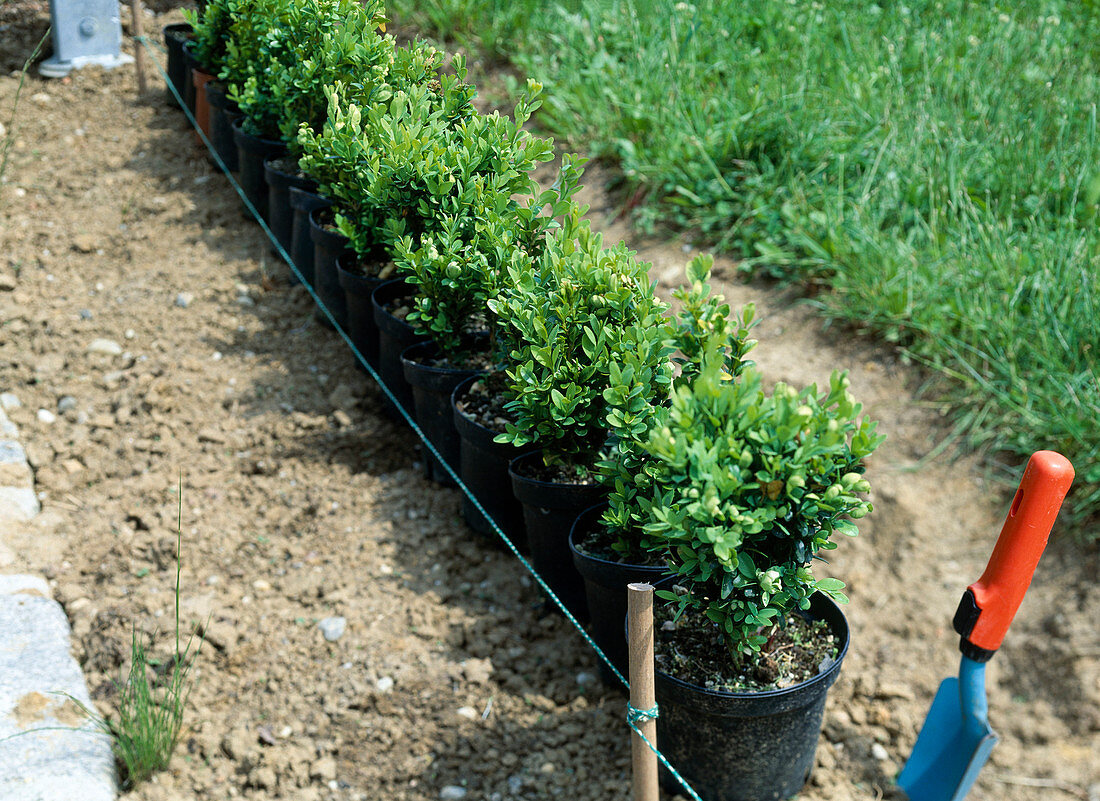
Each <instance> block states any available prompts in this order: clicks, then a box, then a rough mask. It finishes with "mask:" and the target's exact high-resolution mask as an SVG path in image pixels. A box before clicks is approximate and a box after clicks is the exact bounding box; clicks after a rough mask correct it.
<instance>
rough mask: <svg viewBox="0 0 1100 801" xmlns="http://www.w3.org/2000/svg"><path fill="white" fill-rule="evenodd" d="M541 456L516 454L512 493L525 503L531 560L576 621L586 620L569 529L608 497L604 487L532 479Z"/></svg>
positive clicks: (538, 452)
mask: <svg viewBox="0 0 1100 801" xmlns="http://www.w3.org/2000/svg"><path fill="white" fill-rule="evenodd" d="M541 464H542V452H541V451H534V452H532V453H528V454H524V455H523V456H518V457H516V458H515V459H513V460H512V463H511V464H510V465H509V467H508V474H509V476H511V479H512V492H513V493H515V496H516V500H518V501H519V502H520V503H521V504H522V505H523V521H524V524H525V526H526V528H527V545H528V547H529V548H530V549H531V562H532V563H533V564H534V566H535V570H537V571H538V572H539V575H541V576H542V577H543V578H544V579H545V580H546V583H547V584H549V585H550V589H552V590H553V591H554V593H555V594H556V595H557V596H558V598H560V599H561V600H562V602H563V603H564V604H565V605H566V606H567V607H568V608H569V611H570V612H572V613H573V615H574V616H575V617H576V618H577V619H578V620H587V619H588V605H587V603H586V602H585V597H584V581H583V580H582V579H581V574H580V573H578V572H577V569H576V568H575V567H574V566H573V559H572V557H571V556H570V553H569V531H570V530H571V529H572V528H573V522H574V521H575V520H576V519H577V516H578V515H580V513H581V512H583V511H584V510H585V509H587V508H588V507H590V506H594V505H595V504H597V503H599V502H600V501H602V500H603V499H604V498H606V497H607V488H606V487H604V486H603V485H601V484H557V483H554V482H550V481H540V480H538V479H535V478H530V477H529V476H530V473H531V472H532V470H533V468H534V467H536V466H537V465H541Z"/></svg>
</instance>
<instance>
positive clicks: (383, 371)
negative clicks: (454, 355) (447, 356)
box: [370, 279, 425, 416]
mask: <svg viewBox="0 0 1100 801" xmlns="http://www.w3.org/2000/svg"><path fill="white" fill-rule="evenodd" d="M409 291H410V289H409V285H408V284H406V283H405V282H404V281H403V280H401V279H398V280H396V281H387V282H386V283H384V284H382V286H380V287H378V289H376V290H374V294H372V295H371V298H370V302H371V306H372V307H373V309H374V324H375V325H376V326H378V375H379V377H380V378H381V379H382V383H383V384H385V385H386V386H387V387H389V390H390V392H392V393H393V394H394V397H395V398H397V402H398V403H399V404H401V406H402V407H404V408H405V409H406V410H407V411H408V413H409V414H413V393H412V387H410V386H409V382H408V381H406V380H405V368H404V367H403V366H402V364H401V354H402V352H403V351H404V350H405V348H407V347H409V346H410V345H415V344H417V343H418V342H424V341H425V339H424V337H420V336H417V335H416V332H415V331H414V330H413V327H412V326H411V325H409V324H408V323H406V322H405V321H404V320H402V319H401V318H399V317H394V316H393V315H392V314H391V313H390V310H389V306H390V303H391V302H392V301H393V300H395V299H396V298H401V297H405V296H406V295H408V294H409ZM386 408H388V409H389V410H390V412H391V414H395V415H398V416H400V412H398V411H397V410H396V409H394V408H393V404H392V402H391V401H390V400H389V398H386Z"/></svg>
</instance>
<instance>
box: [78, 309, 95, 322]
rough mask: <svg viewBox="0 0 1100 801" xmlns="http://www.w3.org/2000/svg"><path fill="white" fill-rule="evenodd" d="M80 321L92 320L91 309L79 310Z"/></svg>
mask: <svg viewBox="0 0 1100 801" xmlns="http://www.w3.org/2000/svg"><path fill="white" fill-rule="evenodd" d="M80 319H81V320H91V319H92V310H91V309H81V310H80Z"/></svg>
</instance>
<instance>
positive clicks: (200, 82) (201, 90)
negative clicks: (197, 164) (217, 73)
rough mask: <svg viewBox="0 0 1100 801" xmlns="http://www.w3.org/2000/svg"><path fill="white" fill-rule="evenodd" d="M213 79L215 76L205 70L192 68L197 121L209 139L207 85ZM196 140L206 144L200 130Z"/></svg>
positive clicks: (196, 133)
mask: <svg viewBox="0 0 1100 801" xmlns="http://www.w3.org/2000/svg"><path fill="white" fill-rule="evenodd" d="M212 80H214V76H213V75H211V74H210V73H209V72H206V71H205V70H202V69H199V68H198V67H195V68H194V69H192V70H191V82H192V83H193V84H194V86H195V122H196V123H197V124H198V126H199V130H200V131H202V132H203V134H204V135H205V136H206V138H207V140H209V139H210V101H209V100H207V99H206V85H207V84H208V83H210V82H211V81H212ZM195 141H196V142H198V143H199V144H200V145H203V146H205V144H206V143H205V142H204V141H203V139H202V137H201V136H199V133H198V131H196V132H195Z"/></svg>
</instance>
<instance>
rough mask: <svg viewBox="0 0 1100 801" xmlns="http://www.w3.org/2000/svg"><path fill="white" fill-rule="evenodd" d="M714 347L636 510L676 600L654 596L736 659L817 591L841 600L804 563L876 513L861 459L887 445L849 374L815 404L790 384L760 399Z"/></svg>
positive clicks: (655, 458)
mask: <svg viewBox="0 0 1100 801" xmlns="http://www.w3.org/2000/svg"><path fill="white" fill-rule="evenodd" d="M720 344H721V343H712V344H708V346H707V350H706V353H705V354H704V357H703V363H702V369H701V371H700V373H699V375H698V376H697V377H696V378H695V380H694V381H693V382H692V383H691V384H690V385H682V386H678V387H677V388H676V389H675V391H674V392H673V395H672V405H671V407H669V408H668V409H667V410H662V414H663V416H664V419H663V420H662V421H660V422H658V423H657V424H656V425H654V426H653V429H652V432H651V434H650V436H649V439H648V440H647V442H646V446H645V447H646V451H647V453H648V454H649V455H650V457H651V458H652V464H651V466H650V468H649V470H650V473H651V476H652V491H651V492H650V494H649V497H648V498H642V499H640V501H639V502H640V505H641V506H642V507H643V508H644V509H645V516H646V518H647V520H646V522H645V524H644V530H645V533H646V536H647V538H648V541H649V543H650V547H652V548H654V549H655V550H657V551H658V552H659V553H660V555H661V556H662V557H663V558H665V559H667V560H668V563H669V565H670V567H671V569H672V570H673V572H674V573H675V574H676V576H677V582H678V585H680V587H681V588H682V590H683V591H682V592H679V593H678V592H668V591H662V592H661V593H660V595H661V597H662V598H665V599H666V600H669V601H672V602H674V603H675V604H677V605H678V606H679V609H680V611H683V610H684V609H688V608H690V609H694V610H697V611H698V612H701V613H703V614H705V615H706V616H707V617H709V618H710V619H711V620H712V621H714V623H715V624H716V626H717V628H718V629H719V631H720V632H721V635H722V636H723V637H724V639H725V641H726V643H727V645H728V646H729V648H730V651H731V652H732V653H734V654H735V655H736V654H737V653H739V652H751V651H754V650H759V648H760V646H761V645H762V644H763V643H764V642H765V639H766V638H765V637H764V636H763V635H762V634H761V630H762V629H763V628H764V627H765V626H767V625H769V624H771V623H774V622H777V619H778V618H780V617H781V616H782V615H784V614H785V613H787V612H788V611H790V610H792V609H795V608H801V609H805V608H807V607H808V606H809V603H810V601H809V599H810V596H811V595H812V594H813V593H814V592H815V591H821V592H823V593H825V594H827V595H830V596H832V597H834V598H836V599H839V600H842V601H843V600H846V599H845V598H844V596H843V594H842V593H841V592H840V590H841V589H842V588H843V587H844V585H843V583H842V582H840V581H838V580H836V579H831V578H827V579H816V578H814V575H813V573H812V571H811V569H810V561H811V559H813V558H814V556H815V555H817V553H818V552H819V551H820V550H829V549H832V548H835V547H836V544H835V543H834V542H832V541H831V537H832V536H833V534H835V533H838V532H839V533H841V534H847V535H853V536H854V535H855V534H856V533H857V530H856V526H855V523H853V522H852V518H860V517H863V516H864V515H866V514H867V513H868V512H870V511H871V504H870V502H869V501H867V500H865V499H864V498H863V497H861V495H860V493H865V492H867V491H868V490H869V489H870V487H869V485H868V483H867V481H866V480H865V479H864V478H863V476H862V473H863V471H864V465H863V460H864V459H866V458H867V457H868V456H869V455H870V454H871V453H872V451H874V450H875V448H876V447H877V446H878V445H879V444H880V443H881V442H882V440H883V439H884V437H882V436H879V435H877V434H876V433H875V428H876V424H875V423H873V422H870V421H868V420H866V419H865V418H861V416H860V412H861V407H860V405H859V404H857V403H856V402H855V401H854V400H853V399H852V396H851V393H850V392H849V391H848V385H849V382H848V378H847V375H846V374H843V373H833V375H832V378H831V379H830V382H829V389H828V391H827V392H825V393H823V394H820V395H819V394H818V391H817V387H816V385H815V386H811V387H809V388H807V389H805V390H803V391H801V392H799V391H797V390H795V389H794V388H793V387H789V386H787V385H785V384H777V385H776V386H775V389H774V391H773V393H772V394H771V395H766V394H765V393H764V391H763V390H762V389H761V380H760V374H759V373H758V372H757V371H756V369H755V368H753V367H749V368H746V369H745V370H744V372H743V373H742V375H741V376H740V377H739V378H738V379H737V380H730V379H729V378H728V377H727V375H726V374H725V373H724V366H725V361H726V356H725V355H724V354H722V353H721V352H720V347H719V345H720Z"/></svg>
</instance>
